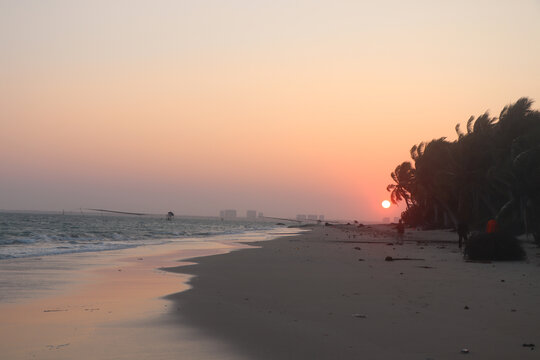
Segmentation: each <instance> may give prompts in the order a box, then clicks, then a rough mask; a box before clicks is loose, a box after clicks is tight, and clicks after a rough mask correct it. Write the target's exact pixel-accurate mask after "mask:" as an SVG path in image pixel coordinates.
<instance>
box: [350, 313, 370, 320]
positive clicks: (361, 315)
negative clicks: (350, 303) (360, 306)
mask: <svg viewBox="0 0 540 360" xmlns="http://www.w3.org/2000/svg"><path fill="white" fill-rule="evenodd" d="M352 316H354V317H355V318H359V319H365V318H367V315H364V314H352Z"/></svg>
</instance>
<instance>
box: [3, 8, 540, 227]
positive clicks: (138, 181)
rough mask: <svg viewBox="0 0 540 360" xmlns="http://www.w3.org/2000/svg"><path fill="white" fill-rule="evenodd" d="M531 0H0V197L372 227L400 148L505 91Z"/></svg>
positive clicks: (514, 80)
mask: <svg viewBox="0 0 540 360" xmlns="http://www.w3.org/2000/svg"><path fill="white" fill-rule="evenodd" d="M539 17H540V1H537V0H527V1H526V0H522V1H514V2H510V1H452V2H438V1H428V0H425V1H407V2H403V1H398V0H389V1H385V2H375V1H341V2H340V1H337V2H336V1H316V0H311V1H307V0H304V1H302V0H301V1H296V2H294V4H291V2H289V1H281V0H277V1H256V0H251V1H248V0H242V1H240V0H236V1H235V0H231V1H227V2H223V1H205V0H201V1H172V0H170V1H91V2H89V1H79V0H71V1H5V0H0V169H1V170H0V171H1V176H0V209H12V210H56V211H61V210H62V209H65V210H66V211H68V210H74V209H79V208H110V209H115V210H122V211H134V212H151V213H163V212H165V213H166V212H167V211H169V210H173V211H174V212H175V213H177V214H185V215H188V214H192V215H209V216H217V215H218V214H219V211H220V210H222V209H228V208H231V209H237V210H238V211H239V214H245V210H247V209H256V210H257V211H261V212H264V214H265V215H267V216H287V217H295V216H296V215H297V214H325V216H326V218H327V219H335V218H340V219H359V220H360V219H361V220H366V221H369V220H375V221H378V220H380V219H382V218H383V217H389V218H390V219H393V218H394V217H395V216H399V214H400V212H401V211H402V210H403V207H401V208H398V207H396V206H392V207H390V209H383V208H382V207H381V201H382V200H384V199H388V198H389V194H388V192H387V191H386V185H387V184H389V183H391V181H392V180H391V178H390V176H389V175H390V173H391V172H392V171H393V170H394V168H395V166H396V165H397V164H399V163H401V162H402V161H404V160H408V159H409V158H410V157H409V149H410V148H411V146H412V145H414V144H417V143H419V142H421V141H429V140H431V139H433V138H439V137H447V138H448V139H450V140H453V139H455V138H456V134H455V132H454V127H455V125H456V123H458V122H460V123H462V124H463V123H465V122H466V121H467V119H468V118H469V116H471V115H475V116H476V115H480V114H481V113H483V112H484V111H486V110H489V111H490V113H491V115H492V116H498V114H499V112H500V110H501V109H502V108H503V107H504V106H505V105H507V104H509V103H512V102H515V101H516V100H517V99H518V98H520V97H522V96H526V97H529V98H531V99H534V100H536V101H537V103H535V104H534V105H533V107H534V108H540V81H539V79H540V67H539V66H538V64H540V45H538V44H540V22H539V21H538V18H539Z"/></svg>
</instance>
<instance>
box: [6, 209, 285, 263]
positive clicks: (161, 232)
mask: <svg viewBox="0 0 540 360" xmlns="http://www.w3.org/2000/svg"><path fill="white" fill-rule="evenodd" d="M277 227H278V225H275V223H274V222H268V221H248V220H241V219H238V220H236V219H235V220H229V221H221V220H220V219H217V218H181V217H176V218H173V219H172V220H170V221H169V220H166V219H165V216H161V217H160V216H128V215H118V216H116V215H99V214H98V215H96V214H69V215H68V214H66V215H62V214H49V213H8V212H3V213H0V260H2V259H10V258H23V257H34V256H47V255H58V254H67V253H82V252H92V251H105V250H117V249H124V248H130V247H137V246H144V245H158V244H164V243H168V242H182V241H193V240H194V239H196V240H197V241H207V240H209V239H214V238H215V237H216V236H219V235H234V234H238V235H241V234H246V233H251V232H261V231H269V230H272V229H275V228H277Z"/></svg>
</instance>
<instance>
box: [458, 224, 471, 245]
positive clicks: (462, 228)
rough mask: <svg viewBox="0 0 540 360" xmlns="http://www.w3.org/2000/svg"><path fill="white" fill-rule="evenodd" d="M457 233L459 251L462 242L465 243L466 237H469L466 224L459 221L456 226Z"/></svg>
mask: <svg viewBox="0 0 540 360" xmlns="http://www.w3.org/2000/svg"><path fill="white" fill-rule="evenodd" d="M457 233H458V236H459V248H460V249H461V246H462V245H463V242H465V243H467V240H468V238H467V237H468V235H469V226H468V225H467V223H466V222H464V221H460V222H459V223H458V226H457Z"/></svg>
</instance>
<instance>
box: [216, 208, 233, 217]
mask: <svg viewBox="0 0 540 360" xmlns="http://www.w3.org/2000/svg"><path fill="white" fill-rule="evenodd" d="M219 217H221V218H222V219H234V218H236V210H234V209H227V210H221V211H220V212H219Z"/></svg>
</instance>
